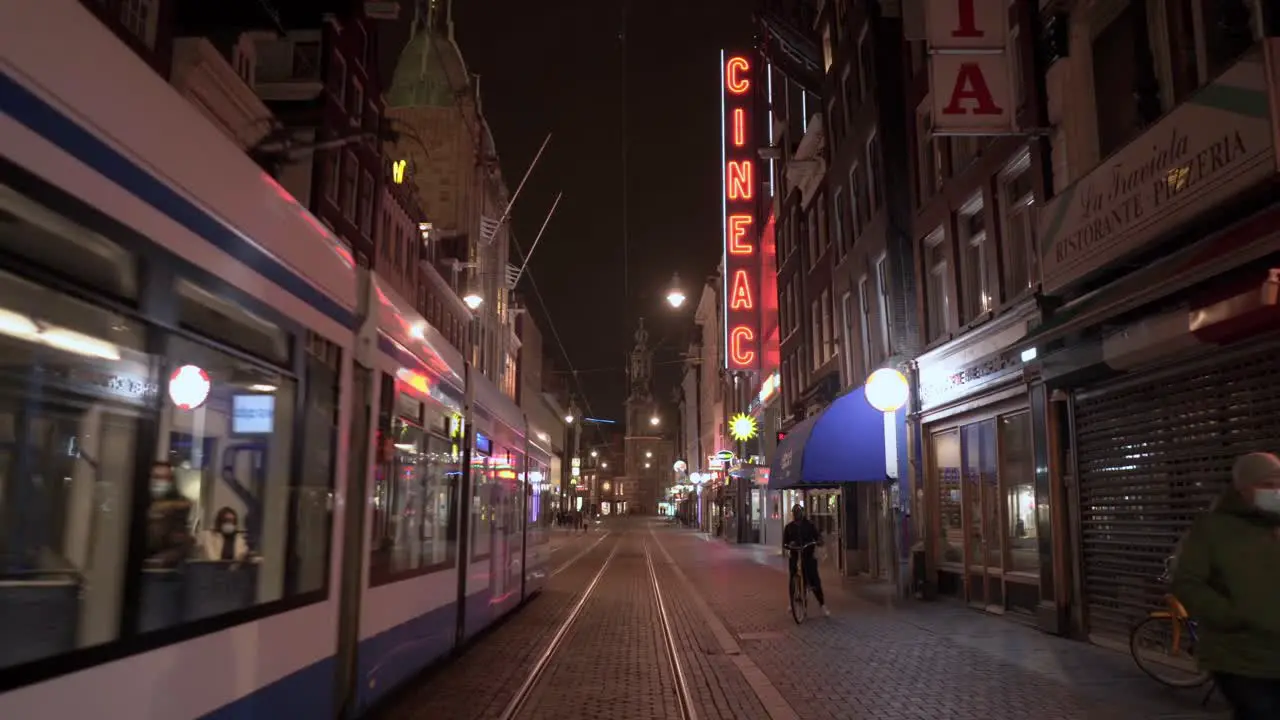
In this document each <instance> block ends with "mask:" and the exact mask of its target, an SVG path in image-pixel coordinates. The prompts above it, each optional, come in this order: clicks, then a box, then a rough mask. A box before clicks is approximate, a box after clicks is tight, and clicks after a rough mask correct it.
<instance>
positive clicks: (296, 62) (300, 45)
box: [289, 40, 341, 87]
mask: <svg viewBox="0 0 1280 720" xmlns="http://www.w3.org/2000/svg"><path fill="white" fill-rule="evenodd" d="M334 57H335V58H337V59H338V60H339V61H340V60H341V58H338V57H337V56H336V55H335V56H334ZM289 77H291V78H293V79H295V80H319V79H320V41H318V40H297V41H294V43H293V57H292V58H291V65H290V68H289ZM334 87H341V86H340V85H338V86H334Z"/></svg>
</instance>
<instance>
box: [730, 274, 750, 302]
mask: <svg viewBox="0 0 1280 720" xmlns="http://www.w3.org/2000/svg"><path fill="white" fill-rule="evenodd" d="M753 307H755V303H754V302H752V300H751V280H750V278H748V277H747V271H746V270H739V271H737V272H735V273H734V274H733V288H732V289H731V290H730V292H729V309H730V310H750V309H751V308H753Z"/></svg>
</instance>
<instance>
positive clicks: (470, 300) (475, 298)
mask: <svg viewBox="0 0 1280 720" xmlns="http://www.w3.org/2000/svg"><path fill="white" fill-rule="evenodd" d="M462 302H464V303H466V304H467V307H469V308H471V309H472V310H475V309H476V308H478V307H480V305H481V304H483V303H484V298H482V297H480V293H477V292H469V293H467V294H466V296H465V297H463V298H462Z"/></svg>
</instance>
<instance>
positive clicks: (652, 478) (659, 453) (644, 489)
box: [613, 319, 675, 515]
mask: <svg viewBox="0 0 1280 720" xmlns="http://www.w3.org/2000/svg"><path fill="white" fill-rule="evenodd" d="M635 341H636V344H635V346H634V347H633V348H632V349H631V355H630V362H629V364H628V367H627V380H628V383H629V387H630V390H629V393H628V395H627V400H626V416H627V417H626V437H625V441H624V450H623V452H624V457H623V474H622V476H620V477H615V478H614V481H613V482H614V485H615V490H614V497H615V498H616V500H615V502H621V503H625V507H626V511H627V513H628V514H632V515H654V514H657V513H658V512H659V511H660V510H661V508H660V507H659V505H660V503H662V502H664V501H665V498H666V497H667V495H668V494H669V489H670V487H671V486H672V485H674V484H675V481H674V476H673V474H672V467H673V465H674V463H675V449H674V447H673V444H672V442H671V441H670V440H668V439H667V438H666V437H664V434H663V433H664V429H663V427H662V416H661V414H660V413H659V407H658V402H657V401H656V400H655V399H654V396H653V349H652V348H651V347H650V346H649V332H648V331H647V330H645V328H644V320H643V319H642V320H641V321H640V326H639V327H638V328H637V329H636V332H635Z"/></svg>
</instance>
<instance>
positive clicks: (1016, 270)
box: [1000, 150, 1040, 300]
mask: <svg viewBox="0 0 1280 720" xmlns="http://www.w3.org/2000/svg"><path fill="white" fill-rule="evenodd" d="M1033 190H1034V189H1033V187H1032V176H1031V151H1030V150H1026V151H1024V152H1023V153H1022V154H1021V155H1019V156H1018V158H1017V159H1016V160H1014V161H1013V163H1012V164H1010V165H1009V167H1008V168H1007V169H1006V170H1005V171H1004V173H1002V174H1001V177H1000V194H1001V197H1000V203H1001V205H1002V206H1003V207H1004V213H1005V232H1004V238H1003V241H1004V246H1003V248H1002V250H1003V254H1004V292H1005V299H1006V300H1012V299H1014V298H1016V297H1018V296H1020V295H1022V294H1023V293H1026V292H1028V291H1030V290H1031V288H1033V287H1034V286H1035V284H1036V283H1037V282H1039V280H1040V256H1039V254H1038V250H1037V244H1036V204H1035V200H1036V199H1035V193H1034V191H1033Z"/></svg>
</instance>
